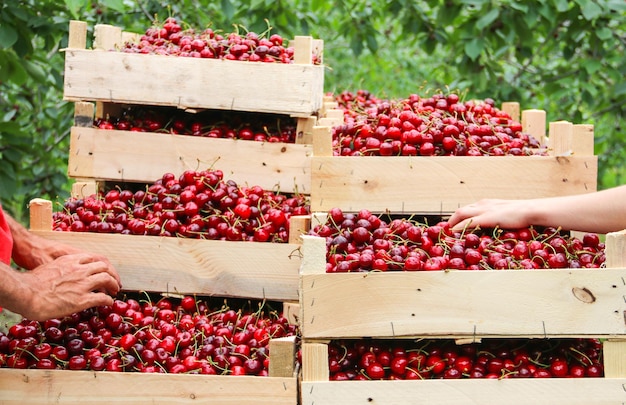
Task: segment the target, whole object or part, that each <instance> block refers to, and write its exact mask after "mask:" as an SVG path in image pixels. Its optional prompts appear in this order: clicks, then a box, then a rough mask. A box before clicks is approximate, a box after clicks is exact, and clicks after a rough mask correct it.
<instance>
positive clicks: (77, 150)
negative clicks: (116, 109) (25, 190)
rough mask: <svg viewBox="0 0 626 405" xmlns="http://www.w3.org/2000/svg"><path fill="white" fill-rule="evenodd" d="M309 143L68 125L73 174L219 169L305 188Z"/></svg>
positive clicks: (255, 181)
mask: <svg viewBox="0 0 626 405" xmlns="http://www.w3.org/2000/svg"><path fill="white" fill-rule="evenodd" d="M311 154H312V146H311V145H299V144H287V143H268V142H255V141H243V140H233V139H213V138H201V137H193V136H185V135H170V134H159V133H148V132H128V131H117V130H101V129H97V128H79V127H73V128H72V130H71V139H70V153H69V162H68V174H69V176H70V177H72V178H93V179H99V180H110V181H129V182H150V183H151V182H153V181H155V180H156V179H158V178H160V177H161V176H162V175H163V173H166V172H172V173H175V174H180V173H182V172H183V171H185V170H204V169H209V168H216V169H220V170H222V171H223V172H224V175H225V177H227V178H228V179H232V180H234V181H236V182H238V183H240V184H242V185H244V184H247V185H258V186H261V187H263V188H264V189H266V190H280V191H281V192H284V193H292V192H296V191H297V192H299V193H302V194H308V193H309V192H310V189H311V186H310V181H311V180H310V156H311Z"/></svg>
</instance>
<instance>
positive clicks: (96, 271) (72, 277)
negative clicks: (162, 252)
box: [0, 208, 121, 320]
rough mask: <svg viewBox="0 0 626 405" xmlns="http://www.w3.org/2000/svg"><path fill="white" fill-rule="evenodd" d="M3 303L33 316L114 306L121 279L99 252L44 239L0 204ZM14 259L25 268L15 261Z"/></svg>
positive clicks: (0, 289)
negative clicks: (12, 265) (4, 211)
mask: <svg viewBox="0 0 626 405" xmlns="http://www.w3.org/2000/svg"><path fill="white" fill-rule="evenodd" d="M0 228H1V229H0V256H2V257H0V259H2V262H1V263H0V274H2V278H3V283H2V284H1V285H0V305H1V306H3V307H6V308H7V309H9V310H11V311H12V312H16V313H18V314H20V315H22V316H25V317H27V318H29V319H33V320H46V319H50V318H53V317H61V316H65V315H68V314H71V313H73V312H77V311H81V310H83V309H86V308H90V307H94V306H99V305H111V304H112V303H113V296H115V295H116V294H117V293H118V292H119V290H120V288H121V285H120V278H119V275H118V274H117V271H116V270H115V269H114V268H113V266H112V265H111V263H109V261H108V260H107V259H106V258H104V257H102V256H99V255H94V254H91V253H86V252H81V251H79V250H77V249H76V248H73V247H70V246H65V245H62V244H57V243H54V242H52V241H49V240H45V239H44V238H40V237H38V236H36V235H34V234H32V233H31V232H29V231H28V230H27V229H26V228H24V227H23V226H22V225H20V224H19V223H18V222H17V221H15V220H14V219H13V218H11V217H10V216H8V215H6V214H5V213H3V212H2V211H1V208H0ZM11 259H13V260H14V262H15V264H17V265H18V266H19V267H21V268H22V269H24V270H26V271H23V272H20V271H15V270H14V269H13V268H12V267H11V266H10V265H9V263H10V260H11Z"/></svg>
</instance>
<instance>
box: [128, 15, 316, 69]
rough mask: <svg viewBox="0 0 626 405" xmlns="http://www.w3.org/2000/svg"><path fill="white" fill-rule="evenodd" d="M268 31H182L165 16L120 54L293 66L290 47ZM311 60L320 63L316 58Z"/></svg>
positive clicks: (173, 20)
mask: <svg viewBox="0 0 626 405" xmlns="http://www.w3.org/2000/svg"><path fill="white" fill-rule="evenodd" d="M269 31H270V29H269V28H268V30H267V31H266V32H264V33H261V34H257V33H255V32H252V31H248V32H246V33H245V34H241V33H239V32H238V31H235V32H229V33H225V32H222V31H220V30H214V29H212V28H206V29H203V30H200V31H199V30H196V29H194V28H186V29H183V28H182V26H181V23H179V22H178V21H177V20H176V18H174V17H168V18H167V19H166V20H165V21H164V22H163V23H162V24H155V25H153V26H152V27H150V28H148V29H147V30H146V31H145V33H144V34H143V35H142V36H141V38H140V39H139V42H132V41H129V42H126V43H125V44H124V45H123V47H122V49H121V51H122V52H128V53H141V54H156V55H170V56H181V57H191V58H206V59H225V60H237V61H250V62H264V63H274V62H277V63H293V47H289V46H286V45H285V44H284V43H283V42H284V40H283V37H282V36H281V35H279V34H270V33H269ZM311 61H312V63H314V64H320V62H321V59H320V57H319V55H312V56H311Z"/></svg>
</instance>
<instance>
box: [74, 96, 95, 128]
mask: <svg viewBox="0 0 626 405" xmlns="http://www.w3.org/2000/svg"><path fill="white" fill-rule="evenodd" d="M95 108H96V107H95V106H94V104H93V103H84V102H80V101H79V102H77V103H76V104H75V105H74V125H75V126H77V127H87V128H90V127H93V119H94V114H95Z"/></svg>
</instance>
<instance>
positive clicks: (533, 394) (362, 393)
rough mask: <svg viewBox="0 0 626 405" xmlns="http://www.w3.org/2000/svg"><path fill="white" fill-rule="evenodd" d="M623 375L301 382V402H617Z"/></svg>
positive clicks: (625, 398)
mask: <svg viewBox="0 0 626 405" xmlns="http://www.w3.org/2000/svg"><path fill="white" fill-rule="evenodd" d="M624 384H626V379H623V378H616V379H612V378H561V379H557V378H545V379H524V378H519V379H504V380H490V379H476V380H470V379H466V380H424V381H325V382H321V381H320V382H307V381H303V382H302V384H301V390H302V402H301V404H302V405H317V404H324V405H369V404H376V405H406V404H414V405H431V404H437V405H529V404H533V405H590V404H593V405H618V404H623V403H624V402H626V391H625V390H624Z"/></svg>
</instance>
